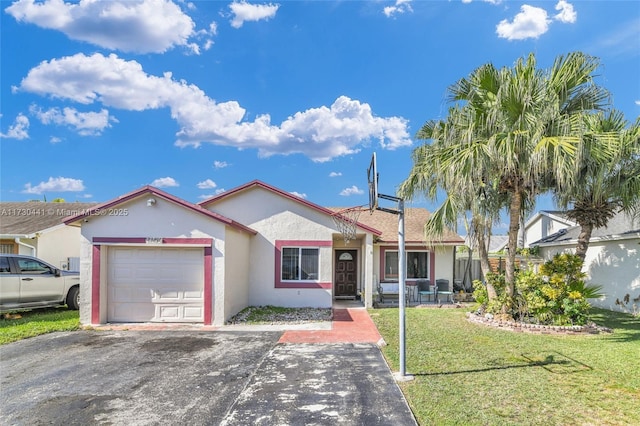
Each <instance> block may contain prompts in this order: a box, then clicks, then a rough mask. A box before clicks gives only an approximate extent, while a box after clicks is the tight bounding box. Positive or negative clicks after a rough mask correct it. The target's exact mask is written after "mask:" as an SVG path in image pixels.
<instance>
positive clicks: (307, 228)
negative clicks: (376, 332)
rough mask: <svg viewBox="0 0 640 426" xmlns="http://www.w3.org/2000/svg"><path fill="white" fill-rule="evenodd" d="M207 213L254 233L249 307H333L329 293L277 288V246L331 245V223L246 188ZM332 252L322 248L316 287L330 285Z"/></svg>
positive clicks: (264, 192) (319, 214)
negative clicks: (291, 243) (278, 243)
mask: <svg viewBox="0 0 640 426" xmlns="http://www.w3.org/2000/svg"><path fill="white" fill-rule="evenodd" d="M208 208H209V209H210V210H212V211H215V212H217V213H220V214H222V215H224V216H227V217H230V218H233V219H234V220H236V221H238V222H240V223H242V224H244V225H246V226H248V227H250V228H252V229H254V230H256V231H257V232H258V235H256V236H254V237H253V239H252V241H251V254H250V261H249V265H248V268H249V281H250V285H249V289H250V290H249V305H252V306H260V305H276V306H285V307H331V306H332V290H331V289H323V288H276V287H275V276H276V271H275V247H276V241H278V240H280V241H282V240H290V241H322V242H327V241H332V239H333V235H334V234H335V232H336V231H335V229H334V226H335V225H334V224H333V221H332V220H331V218H330V217H329V216H328V215H326V214H323V213H322V212H320V211H317V210H315V209H313V208H311V207H309V206H306V205H304V203H298V202H296V201H293V200H290V199H287V198H285V197H282V196H280V195H279V194H276V193H273V192H271V191H268V190H265V189H263V188H250V189H247V190H245V191H243V192H241V193H238V194H233V195H232V196H230V197H228V198H223V199H221V200H219V201H218V202H216V203H215V204H213V205H209V206H208ZM332 262H333V249H332V247H331V246H322V247H320V271H319V272H320V276H319V281H320V282H333V276H332V275H333V267H332Z"/></svg>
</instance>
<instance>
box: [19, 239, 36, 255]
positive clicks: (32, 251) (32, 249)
mask: <svg viewBox="0 0 640 426" xmlns="http://www.w3.org/2000/svg"><path fill="white" fill-rule="evenodd" d="M14 241H15V242H16V244H18V245H19V246H23V247H27V248H29V249H31V256H33V257H36V248H35V247H34V246H30V245H29V244H26V243H23V242H22V241H20V237H16V238H15V240H14Z"/></svg>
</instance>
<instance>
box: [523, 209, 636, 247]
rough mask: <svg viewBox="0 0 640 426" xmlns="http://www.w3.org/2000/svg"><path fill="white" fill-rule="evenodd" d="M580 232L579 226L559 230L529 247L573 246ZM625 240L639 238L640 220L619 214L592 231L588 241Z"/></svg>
mask: <svg viewBox="0 0 640 426" xmlns="http://www.w3.org/2000/svg"><path fill="white" fill-rule="evenodd" d="M580 231H581V227H580V225H576V226H572V227H570V228H566V229H561V230H560V231H558V232H556V233H555V234H551V235H549V236H547V237H545V238H541V239H540V240H538V241H535V242H533V243H531V245H558V244H573V243H576V242H577V241H578V236H579V235H580ZM627 238H640V220H633V218H632V217H630V216H627V215H625V214H622V213H620V214H617V215H616V216H614V217H613V218H611V219H610V220H609V222H608V223H607V226H605V227H602V228H596V229H594V230H593V232H592V233H591V239H590V241H592V242H593V241H598V240H620V239H627Z"/></svg>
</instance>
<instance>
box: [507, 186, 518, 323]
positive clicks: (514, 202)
mask: <svg viewBox="0 0 640 426" xmlns="http://www.w3.org/2000/svg"><path fill="white" fill-rule="evenodd" d="M521 210H522V193H521V192H520V190H518V189H516V190H515V191H514V192H513V194H512V195H511V203H510V204H509V242H508V243H507V249H508V253H507V260H506V263H505V273H504V278H505V281H506V286H507V288H506V292H507V296H509V299H512V298H513V296H514V294H515V281H516V280H515V276H516V274H515V271H516V249H517V247H518V230H519V229H520V216H521V213H522V212H521ZM510 302H511V300H510V301H509V302H508V303H510ZM510 308H511V306H503V308H502V310H503V312H504V313H507V312H508V311H509V309H510Z"/></svg>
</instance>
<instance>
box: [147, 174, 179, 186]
mask: <svg viewBox="0 0 640 426" xmlns="http://www.w3.org/2000/svg"><path fill="white" fill-rule="evenodd" d="M151 186H155V187H156V188H168V187H171V186H180V185H179V184H178V182H176V180H175V179H174V178H172V177H168V176H167V177H163V178H158V179H156V180H154V181H153V182H151Z"/></svg>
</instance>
